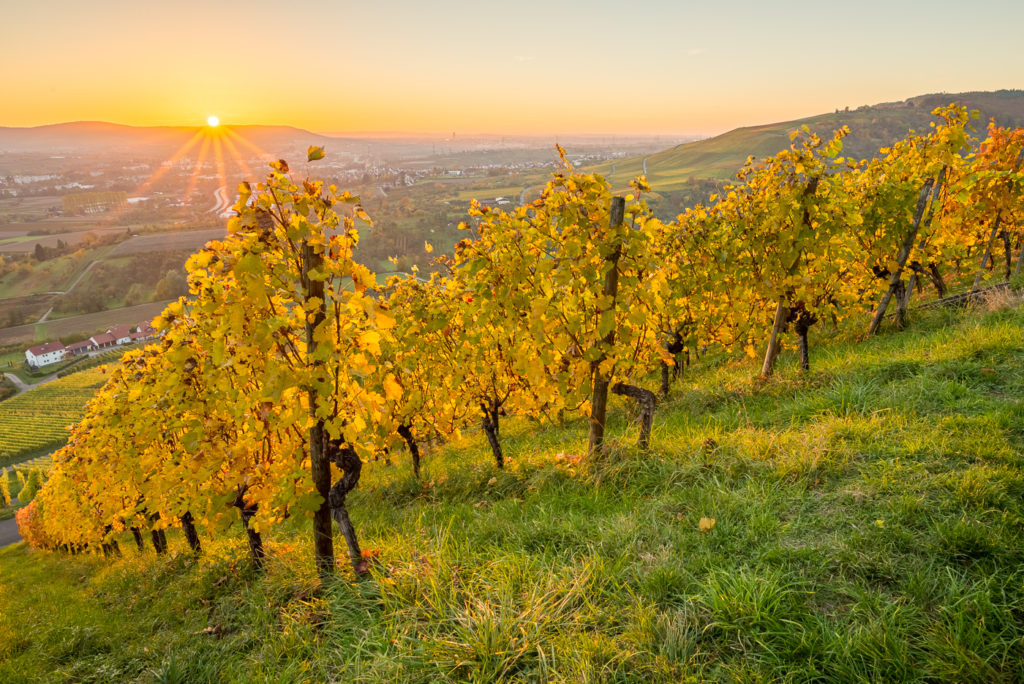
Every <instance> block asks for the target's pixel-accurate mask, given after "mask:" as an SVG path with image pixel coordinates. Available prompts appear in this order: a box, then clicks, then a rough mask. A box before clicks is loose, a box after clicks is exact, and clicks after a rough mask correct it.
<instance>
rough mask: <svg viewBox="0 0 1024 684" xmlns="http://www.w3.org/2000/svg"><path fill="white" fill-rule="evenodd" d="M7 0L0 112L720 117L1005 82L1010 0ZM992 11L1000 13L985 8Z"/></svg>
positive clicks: (320, 126) (713, 124)
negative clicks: (634, 2)
mask: <svg viewBox="0 0 1024 684" xmlns="http://www.w3.org/2000/svg"><path fill="white" fill-rule="evenodd" d="M965 7H966V6H965V5H963V4H962V3H957V4H955V3H952V2H935V3H928V4H923V3H917V2H891V1H888V2H878V1H873V2H861V3H857V4H852V3H844V4H841V5H840V4H837V3H821V2H817V3H810V2H798V1H788V2H777V3H764V2H735V3H729V4H724V3H693V2H669V1H665V2H646V3H643V4H641V5H638V6H635V7H630V6H628V5H625V4H623V3H617V2H608V1H604V0H597V1H593V0H592V1H589V2H586V3H581V2H576V3H551V2H541V1H540V0H525V1H523V2H517V3H478V2H458V1H454V0H442V1H439V2H432V3H422V2H407V1H403V0H387V1H380V2H364V3H353V2H317V1H315V0H302V1H300V2H291V3H287V4H285V3H271V2H265V1H263V0H251V1H246V2H218V3H212V2H195V1H185V2H176V3H139V2H120V1H114V0H101V1H98V2H92V3H81V2H71V1H70V0H58V1H55V2H45V3H43V2H38V3H17V4H8V5H7V6H6V7H5V9H4V10H3V21H2V22H0V44H3V45H4V50H3V54H2V56H0V77H2V79H3V82H4V84H5V89H6V92H7V96H6V97H5V98H4V100H5V101H4V105H3V107H2V108H0V125H3V126H35V125H40V124H46V123H55V122H61V121H75V120H103V121H112V122H118V123H126V124H133V125H158V124H170V125H200V124H202V123H203V122H205V121H206V119H207V117H208V116H211V115H216V116H219V117H220V119H221V121H223V122H224V123H229V124H257V123H266V124H290V125H294V126H299V127H302V128H306V129H310V130H314V131H322V132H335V133H340V132H349V133H352V132H360V131H378V132H380V131H402V132H406V133H441V132H444V133H450V132H452V131H458V132H460V133H485V132H486V133H508V134H544V135H548V134H559V133H562V134H598V133H620V134H646V135H650V134H669V135H680V134H682V135H692V134H711V133H718V132H722V131H725V130H728V129H730V128H733V127H736V126H740V125H749V124H755V123H763V122H765V121H777V120H784V119H792V118H796V117H799V116H805V115H808V114H813V113H817V112H820V111H830V110H833V109H835V108H842V107H845V106H850V107H856V106H859V105H861V104H868V103H875V102H883V101H888V100H898V99H903V98H905V97H908V96H910V95H914V94H918V93H927V92H960V91H966V90H994V89H1000V88H1019V87H1020V86H1021V85H1022V83H1021V80H1020V79H1021V74H1022V73H1024V70H1022V67H1024V58H1022V50H1021V47H1020V42H1019V37H1018V36H1017V35H1016V34H1017V31H1018V30H1019V27H1020V26H1021V25H1024V3H1020V2H1013V1H1006V0H1003V1H998V0H984V1H980V2H975V3H973V4H972V5H971V6H970V11H969V13H966V14H965V11H964V10H965ZM995 16H998V17H999V19H998V21H993V20H992V19H991V18H992V17H995Z"/></svg>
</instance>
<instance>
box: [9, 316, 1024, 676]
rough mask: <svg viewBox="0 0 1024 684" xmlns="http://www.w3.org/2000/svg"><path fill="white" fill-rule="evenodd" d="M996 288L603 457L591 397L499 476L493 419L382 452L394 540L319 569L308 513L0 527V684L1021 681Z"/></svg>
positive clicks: (742, 380) (690, 384)
mask: <svg viewBox="0 0 1024 684" xmlns="http://www.w3.org/2000/svg"><path fill="white" fill-rule="evenodd" d="M991 308H992V309H993V310H991V311H988V310H980V311H973V312H969V313H967V314H962V313H958V312H950V311H939V312H934V313H930V314H928V315H927V316H926V317H925V318H922V319H920V320H918V321H917V322H916V323H915V325H914V326H913V327H912V328H910V329H908V330H906V331H904V332H901V333H891V334H886V335H883V336H881V337H877V338H874V339H871V340H868V341H865V342H859V343H854V342H852V341H850V340H847V339H842V338H837V339H835V340H831V341H829V342H828V343H827V344H819V345H817V346H816V347H814V348H813V349H812V364H813V371H812V372H811V373H810V374H809V375H807V376H800V375H799V374H797V373H796V371H795V359H794V358H793V356H794V355H793V354H792V353H791V352H789V353H787V354H786V355H784V356H783V357H782V364H781V367H780V368H779V371H778V374H779V375H778V377H777V378H776V379H775V380H773V381H772V382H770V383H767V384H765V383H761V382H758V381H757V380H755V379H754V376H755V374H756V371H757V368H758V366H757V365H756V364H755V363H754V362H739V361H735V360H730V359H725V358H707V359H704V360H702V362H701V364H700V366H699V367H695V368H693V369H690V370H688V371H687V372H686V374H685V376H684V378H683V382H682V383H681V384H680V385H677V387H676V389H675V390H674V393H673V396H672V397H671V398H670V399H669V400H668V401H665V402H663V404H662V405H661V406H660V407H659V409H658V413H657V416H656V422H655V433H654V439H653V447H652V449H651V450H650V451H649V452H647V453H641V452H638V451H636V450H635V449H634V448H632V447H631V446H630V445H631V443H632V441H631V440H632V439H633V438H634V437H635V426H634V425H632V423H631V422H630V420H629V415H630V412H629V410H628V409H627V408H626V407H624V406H622V405H620V404H616V405H615V406H614V417H613V423H612V424H611V426H610V433H611V435H612V436H613V438H614V439H613V442H612V448H611V450H610V451H611V453H610V454H609V455H608V456H607V457H606V458H605V459H603V460H602V461H600V462H599V463H596V464H592V465H585V464H581V463H577V462H576V460H575V459H574V456H575V455H578V454H580V453H582V451H583V450H584V449H585V438H586V435H585V432H584V430H585V428H584V425H583V423H582V421H575V422H570V423H567V424H566V425H562V426H549V427H543V428H538V427H537V426H535V425H533V424H531V423H528V422H515V421H513V422H510V423H509V425H508V427H507V429H506V434H504V435H503V439H504V441H505V446H506V449H507V453H508V455H509V461H510V462H509V465H508V467H507V468H506V470H505V471H502V472H498V471H496V470H495V469H494V468H493V467H492V466H491V465H490V463H489V460H488V456H487V447H486V442H485V441H484V440H483V439H482V437H481V436H480V435H470V436H469V437H467V438H466V439H465V440H464V441H462V442H460V443H457V444H452V445H449V446H446V447H443V448H440V449H437V450H434V451H432V452H430V453H429V454H428V455H427V456H426V457H425V463H424V481H423V482H422V483H420V482H417V481H415V480H413V479H412V478H411V477H410V476H409V468H408V464H407V463H405V462H404V460H401V457H399V456H396V458H398V459H399V461H396V462H395V463H394V465H392V466H390V467H389V466H385V465H384V464H382V463H379V462H375V463H371V464H369V466H368V467H367V468H366V469H365V470H364V479H363V482H361V484H360V488H359V489H358V490H356V492H354V493H353V495H351V496H350V503H351V510H352V514H353V517H354V519H355V522H356V524H357V526H359V530H360V533H361V535H362V539H363V543H364V546H365V547H366V548H370V549H373V550H375V551H376V552H377V553H378V556H377V558H378V561H379V562H378V563H377V565H375V566H374V570H373V577H372V579H370V580H364V581H355V580H354V579H353V578H352V577H351V575H350V574H348V572H347V571H345V572H342V574H341V578H340V579H339V581H338V582H336V583H334V584H333V585H331V586H329V587H328V588H327V589H326V590H325V591H323V592H317V591H315V585H316V581H315V578H314V576H313V572H312V562H311V558H310V555H309V549H308V546H309V544H308V541H309V539H308V538H309V533H308V530H307V528H306V526H305V525H304V524H300V522H299V521H294V522H289V523H286V524H285V525H283V526H281V527H280V528H278V529H277V530H275V531H273V533H271V534H269V535H268V547H269V550H270V554H271V555H270V561H269V564H268V568H267V571H266V573H265V574H263V575H259V574H256V573H254V572H253V571H252V570H250V569H249V567H248V563H247V561H246V556H245V550H244V541H243V536H242V534H241V532H240V530H239V529H237V527H236V528H235V529H233V530H232V531H230V532H229V533H227V534H224V535H220V536H219V537H218V538H217V539H216V540H213V539H211V538H208V537H204V540H203V541H204V545H205V550H206V552H205V553H204V555H203V556H201V557H200V558H198V559H193V558H192V557H191V556H190V555H189V554H187V553H186V552H185V544H184V540H183V539H181V538H180V537H178V536H174V535H172V539H171V548H172V550H171V553H170V554H169V555H168V556H167V557H164V558H157V557H156V556H154V555H153V554H152V551H148V552H147V553H144V554H141V555H140V554H138V553H137V552H136V551H135V549H134V544H132V543H131V542H130V537H129V538H128V539H126V540H123V541H122V544H121V546H122V549H123V550H124V553H125V557H124V558H123V559H121V560H117V561H111V560H106V559H103V558H100V557H97V556H93V555H84V556H75V557H68V556H61V555H54V554H46V553H39V552H33V551H31V550H29V549H27V548H25V546H24V545H16V546H13V547H9V548H6V549H3V550H0V596H2V597H3V612H2V614H0V681H10V682H19V681H37V680H38V681H76V682H77V681H83V682H93V681H141V682H151V681H188V682H202V681H217V682H221V681H227V682H232V681H236V682H247V681H339V680H345V681H353V682H376V681H396V682H433V681H499V680H501V681H574V682H609V681H612V682H652V681H654V682H660V681H664V682H679V681H700V680H704V679H711V680H741V681H774V680H782V681H807V680H817V681H956V682H967V681H978V682H1000V681H1005V682H1012V681H1019V679H1020V675H1021V672H1022V671H1024V544H1022V543H1021V542H1022V532H1024V517H1022V516H1024V499H1022V497H1024V475H1022V471H1021V465H1022V463H1024V401H1022V399H1024V373H1022V372H1021V368H1022V367H1024V335H1022V331H1024V309H1021V308H1020V307H1019V303H1018V304H1015V303H1014V302H1003V303H1001V304H1000V303H996V304H993V306H992V307H991ZM704 517H707V518H713V519H714V520H715V525H714V527H713V528H712V529H710V530H709V531H707V532H702V531H701V530H700V527H699V520H700V519H701V518H704ZM339 541H340V539H339Z"/></svg>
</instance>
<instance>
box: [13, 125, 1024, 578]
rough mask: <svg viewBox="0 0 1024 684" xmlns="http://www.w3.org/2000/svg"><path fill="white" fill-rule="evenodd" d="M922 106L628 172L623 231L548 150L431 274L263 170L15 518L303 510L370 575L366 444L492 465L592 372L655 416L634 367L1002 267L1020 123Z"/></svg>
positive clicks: (260, 521) (584, 178)
mask: <svg viewBox="0 0 1024 684" xmlns="http://www.w3.org/2000/svg"><path fill="white" fill-rule="evenodd" d="M936 114H937V115H938V116H939V121H938V122H937V123H936V124H935V125H933V127H932V128H931V129H929V130H927V131H925V132H923V133H920V134H917V133H911V134H910V135H909V136H908V137H907V138H906V139H904V140H902V141H900V142H898V143H896V144H894V145H893V146H891V147H890V148H887V149H883V150H882V151H881V153H880V155H879V156H878V157H877V158H875V159H873V160H868V161H858V160H852V159H846V158H843V157H842V156H841V153H842V142H843V137H844V136H845V134H846V131H837V132H836V133H835V135H834V136H833V137H831V138H829V139H821V138H819V137H817V136H815V135H812V134H810V132H809V131H797V132H796V133H794V135H793V138H792V143H791V145H790V146H789V148H788V149H786V150H783V151H781V152H780V153H778V154H777V155H775V156H774V157H771V158H768V159H764V160H760V161H754V160H750V161H749V162H748V164H747V165H746V166H745V167H744V168H743V169H742V170H741V171H740V172H739V174H738V176H737V179H736V181H735V182H734V183H733V184H732V185H730V186H728V187H727V188H725V189H724V191H723V192H721V193H720V194H719V195H717V196H712V197H711V198H710V199H709V201H708V202H707V203H702V204H699V205H697V206H696V207H694V208H693V209H690V210H688V211H686V212H684V213H683V214H681V215H680V216H678V217H677V218H676V219H675V220H674V221H670V222H664V221H659V220H658V219H656V218H655V217H654V216H653V214H652V212H651V211H650V210H649V209H648V207H647V205H646V203H645V202H644V195H645V194H646V193H648V192H650V188H648V187H647V184H646V181H645V180H644V179H643V178H640V179H637V180H636V181H635V182H634V183H633V187H632V191H631V193H630V194H629V195H628V196H627V197H625V202H624V209H623V214H622V220H621V221H619V220H613V217H612V207H613V192H612V188H611V187H610V186H609V184H608V182H607V181H606V180H605V179H604V178H602V177H600V176H597V175H591V174H583V173H577V172H574V171H573V170H572V169H571V168H568V166H567V168H566V169H565V170H564V171H563V172H561V173H558V174H555V176H554V178H553V179H552V180H551V182H550V183H548V185H547V187H546V189H545V191H544V192H543V194H542V196H541V197H540V198H539V199H538V200H537V201H535V202H533V203H531V204H528V205H525V206H522V207H519V208H517V209H515V210H512V211H500V210H496V209H492V208H489V207H484V206H479V205H474V207H473V209H472V211H471V215H470V217H469V218H468V220H467V222H466V223H465V224H464V225H463V229H464V230H465V234H466V238H465V239H464V240H462V241H461V242H460V243H459V244H458V245H457V246H456V249H455V252H454V254H453V255H450V256H441V257H438V258H437V259H436V261H435V269H434V272H433V273H432V274H431V275H430V276H429V278H427V279H423V278H421V277H420V276H419V275H418V274H410V275H408V276H403V277H393V278H391V279H390V280H389V281H388V282H386V283H384V282H378V280H377V278H376V276H375V275H374V274H373V273H371V272H370V271H369V270H368V269H367V268H366V267H365V266H363V265H361V264H359V263H357V262H355V261H354V259H353V249H354V247H355V246H356V245H357V243H358V240H359V232H358V229H357V224H358V223H359V222H363V223H368V221H369V217H367V216H366V215H365V213H364V212H363V211H362V209H361V207H360V204H359V201H358V199H357V198H355V197H351V196H349V195H348V194H347V193H339V192H338V190H337V189H336V188H333V187H325V186H324V185H323V184H322V183H320V182H315V181H310V180H305V181H301V182H296V181H295V180H293V179H292V176H291V175H290V173H289V169H288V167H287V164H285V163H284V162H276V163H275V164H274V165H272V166H273V168H272V170H271V173H270V174H269V176H268V177H267V179H266V181H265V182H264V183H262V184H259V185H257V186H255V187H250V186H249V185H247V184H244V185H243V186H242V187H241V188H240V199H239V201H238V203H237V204H236V205H235V211H236V213H237V216H236V217H235V218H232V219H231V220H230V221H229V223H228V235H227V237H226V238H225V239H223V240H220V241H215V242H212V243H210V244H209V245H207V246H206V248H204V249H203V250H202V251H201V252H199V253H198V254H196V255H194V256H193V257H192V258H191V259H190V260H189V263H188V271H189V286H190V291H191V294H190V296H189V297H188V298H182V299H181V300H179V301H177V302H175V303H173V304H171V305H170V306H168V307H167V309H166V310H165V311H164V313H163V314H162V315H161V316H160V317H159V318H158V319H157V321H156V325H157V327H158V328H159V329H160V331H161V333H162V337H161V339H160V340H159V341H158V342H157V343H155V344H153V345H150V346H149V347H147V348H146V349H144V350H141V351H135V352H131V353H129V354H127V355H126V356H125V357H124V359H123V361H122V363H121V364H120V365H119V366H118V367H117V368H116V369H113V370H111V371H110V378H109V380H108V382H107V383H106V385H105V386H104V387H103V389H102V390H101V391H100V392H99V394H98V395H97V396H96V398H95V399H94V400H93V401H92V402H91V403H90V404H89V406H88V410H87V415H86V417H85V418H84V419H83V420H82V421H81V422H80V423H79V424H78V425H77V426H76V427H75V428H74V430H73V432H72V436H71V439H70V441H69V443H68V445H67V446H66V447H65V448H63V449H61V450H60V451H59V452H58V453H57V454H56V455H55V465H54V468H53V470H52V472H51V473H50V477H49V480H48V481H47V482H46V484H45V486H44V487H43V488H42V490H41V491H40V493H39V495H38V497H37V503H35V504H33V506H32V507H30V508H27V509H25V510H24V511H22V512H21V513H19V524H20V525H21V526H22V534H23V536H25V537H26V539H29V540H30V543H32V544H33V545H35V546H40V547H51V548H52V547H58V546H61V545H93V546H96V545H99V544H101V543H102V542H103V541H104V540H106V539H109V538H110V537H111V536H112V535H114V534H117V533H118V532H120V531H122V530H125V529H131V528H134V529H136V530H138V529H150V528H163V527H166V526H169V525H177V524H182V520H183V519H185V518H188V519H189V520H192V521H194V523H195V524H196V525H198V526H199V527H200V528H203V529H206V530H208V531H210V532H211V533H220V532H222V531H224V530H226V529H227V528H228V527H230V526H231V525H232V524H233V523H234V522H238V521H241V522H242V523H243V524H244V525H245V527H246V529H247V530H248V531H249V533H250V537H251V541H252V535H253V534H256V535H258V534H259V533H260V532H262V531H263V530H266V529H269V528H271V527H273V526H274V525H276V524H278V523H280V522H281V521H282V520H284V519H285V518H288V517H294V516H308V517H311V518H313V519H314V521H315V522H314V529H315V530H317V531H316V532H315V536H316V535H319V536H316V539H317V540H318V541H317V542H316V544H317V545H316V551H315V555H316V558H317V562H318V566H319V567H320V569H321V570H322V571H325V570H329V569H330V568H332V567H333V556H330V555H328V554H333V550H332V549H333V547H332V546H330V545H329V544H327V542H328V541H329V538H330V537H332V536H333V535H331V534H330V523H329V519H330V518H333V520H334V521H335V522H336V523H337V524H338V525H339V527H340V528H341V531H342V533H343V536H344V537H345V540H346V542H347V546H348V551H349V558H350V560H351V562H352V566H353V569H354V570H355V571H356V572H361V571H364V570H365V569H366V567H367V564H366V562H365V559H364V554H363V552H362V550H361V549H360V548H359V545H358V541H357V538H356V536H355V530H354V526H353V525H352V521H351V519H350V518H349V516H348V510H347V506H346V500H345V496H346V494H347V493H348V492H349V491H351V490H352V488H354V487H355V486H356V485H357V484H358V481H359V477H360V472H361V469H362V468H363V467H365V466H366V465H367V464H371V463H376V462H378V457H380V456H381V455H386V454H393V453H395V452H397V451H398V450H400V449H403V448H408V450H409V451H410V453H411V454H412V461H413V462H412V464H411V467H412V469H413V470H414V471H415V472H416V474H417V475H418V472H419V447H420V446H421V445H422V444H424V443H425V442H426V441H432V442H438V441H444V440H449V439H454V438H458V437H459V435H460V433H461V431H462V430H464V429H466V428H467V427H471V426H476V425H480V426H482V429H483V431H484V432H485V433H486V435H487V437H488V442H489V444H490V447H491V457H492V458H493V461H494V463H495V465H496V466H497V467H502V466H503V464H504V456H503V452H502V449H501V424H502V421H503V420H504V419H505V417H507V416H529V417H531V418H534V419H537V420H561V419H563V418H564V417H565V416H570V415H579V416H583V417H585V418H590V419H591V420H594V419H595V418H594V415H595V414H594V408H593V406H592V399H593V397H594V396H596V395H595V394H594V388H595V384H596V383H598V382H604V383H607V385H608V387H610V388H611V390H612V391H613V392H616V393H619V394H622V395H624V396H626V397H628V398H630V399H635V400H637V401H638V402H639V403H640V404H641V406H642V407H643V408H644V410H645V411H649V412H653V410H654V401H655V399H654V394H653V392H652V390H651V389H650V387H649V386H650V385H651V384H652V377H653V376H654V375H655V374H656V373H658V372H659V370H660V371H661V373H662V375H663V386H662V390H663V391H667V384H668V379H669V378H670V377H671V376H674V375H675V374H677V373H678V370H679V368H681V367H682V366H683V365H685V364H686V363H687V362H688V361H689V360H691V359H692V355H693V354H694V352H695V351H696V350H697V349H698V348H699V347H707V346H715V347H717V348H721V349H724V350H734V351H735V352H736V353H737V354H746V355H749V356H754V355H756V354H759V353H762V352H764V354H765V365H764V369H765V375H770V374H771V370H772V366H773V364H774V360H775V357H776V356H777V354H778V349H779V347H780V345H781V340H782V338H783V335H784V334H786V333H787V332H795V333H796V337H797V338H798V341H799V342H800V345H801V349H802V351H803V353H804V358H805V362H806V360H807V330H808V329H809V328H810V327H811V326H812V325H815V324H816V323H818V322H822V321H823V322H828V323H829V324H832V325H839V324H842V323H843V322H844V321H847V320H849V321H854V322H855V324H856V325H858V326H859V325H862V324H863V322H864V320H865V315H866V314H870V313H872V312H875V311H876V310H877V308H878V302H879V300H880V299H884V298H885V297H889V298H891V299H892V300H893V301H894V302H895V303H896V304H895V305H894V308H900V309H901V310H903V309H904V308H905V306H906V302H907V300H909V298H910V295H911V294H912V293H913V290H914V288H915V287H918V288H924V287H934V288H935V289H936V290H937V291H939V292H940V293H941V292H942V291H943V289H942V288H943V287H945V286H946V284H948V283H951V282H953V281H955V280H956V279H958V278H961V277H967V276H970V275H972V274H973V273H974V272H975V271H976V270H977V269H978V260H977V258H976V257H980V256H981V252H982V251H984V250H985V249H986V247H987V248H988V251H989V252H992V254H995V251H994V249H995V248H994V247H993V240H994V238H990V235H995V234H996V232H997V231H996V229H998V230H1001V231H1002V233H1000V236H1001V240H1002V242H999V243H997V244H996V247H997V248H1000V249H1002V250H1003V252H1005V262H1006V267H1005V270H1006V271H1007V272H1008V270H1009V264H1010V263H1011V261H1012V260H1013V258H1014V256H1013V255H1014V254H1015V253H1016V250H1019V249H1020V246H1021V243H1022V241H1024V227H1022V225H1021V223H1020V221H1019V213H1020V210H1021V194H1020V187H1021V186H1020V180H1021V173H1020V157H1021V152H1020V151H1021V149H1022V144H1024V135H1022V133H1021V131H1020V130H1016V131H1011V130H1005V129H1000V128H997V127H994V126H993V127H991V128H990V130H989V133H988V138H987V139H986V141H985V142H984V143H983V144H981V145H980V146H979V145H977V144H976V141H975V140H973V139H972V138H971V137H970V135H969V133H968V123H969V116H968V113H967V112H966V111H964V110H962V109H958V108H956V107H949V108H945V109H942V110H936ZM321 156H322V151H320V150H318V149H313V150H311V152H310V160H311V161H312V160H315V159H317V158H319V157H321ZM993 224H995V225H996V228H993ZM907 245H909V251H907V253H906V254H904V253H903V251H904V248H905V246H907ZM993 262H994V256H990V258H989V259H988V263H987V265H986V267H987V268H992V264H993ZM610 281H614V282H612V283H611V284H612V285H613V287H612V288H611V289H609V285H610ZM610 293H611V294H610ZM886 301H888V300H886ZM641 442H643V439H642V440H641ZM599 455H600V453H596V454H594V456H595V457H596V456H599ZM328 516H329V517H328ZM325 521H327V523H326V524H327V527H324V524H325ZM703 524H704V522H703V521H702V525H703ZM713 524H714V521H713V520H712V521H710V522H709V523H708V525H709V526H710V525H713ZM702 529H703V528H702ZM708 529H710V527H708ZM323 534H327V535H328V537H329V538H328V539H327V540H325V539H323V538H322V535H323ZM254 548H255V547H254ZM254 554H255V550H254ZM254 558H255V556H254Z"/></svg>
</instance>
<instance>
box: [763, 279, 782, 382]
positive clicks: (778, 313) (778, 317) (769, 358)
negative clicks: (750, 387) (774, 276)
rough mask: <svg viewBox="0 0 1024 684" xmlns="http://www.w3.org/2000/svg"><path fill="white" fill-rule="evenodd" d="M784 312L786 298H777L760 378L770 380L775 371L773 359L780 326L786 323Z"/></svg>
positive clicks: (777, 345) (776, 348)
mask: <svg viewBox="0 0 1024 684" xmlns="http://www.w3.org/2000/svg"><path fill="white" fill-rule="evenodd" d="M788 313H789V312H788V311H787V310H786V296H785V295H783V296H782V297H780V298H779V303H778V304H777V305H776V307H775V319H774V322H773V323H772V334H771V336H770V337H769V338H768V350H767V351H766V352H765V354H764V363H763V364H762V365H761V377H762V378H770V377H771V376H772V371H774V370H775V359H776V357H778V355H779V348H780V346H781V344H780V343H779V335H780V334H781V333H782V326H783V325H785V323H786V318H787V314H788Z"/></svg>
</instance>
